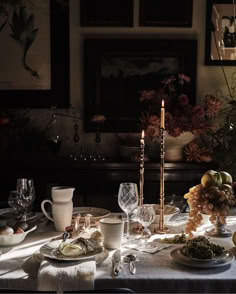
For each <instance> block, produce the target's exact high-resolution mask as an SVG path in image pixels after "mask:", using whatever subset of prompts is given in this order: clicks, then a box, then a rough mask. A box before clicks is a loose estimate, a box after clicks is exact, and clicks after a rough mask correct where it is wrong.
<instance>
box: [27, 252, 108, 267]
mask: <svg viewBox="0 0 236 294" xmlns="http://www.w3.org/2000/svg"><path fill="white" fill-rule="evenodd" d="M32 256H33V259H34V260H35V261H37V262H39V263H41V262H42V261H43V259H44V255H43V254H42V253H40V251H36V252H34V254H33V255H32ZM108 256H109V252H108V250H107V249H104V251H102V252H101V253H99V254H97V255H96V256H95V261H96V265H99V264H100V263H102V262H103V261H104V260H106V259H107V257H108ZM45 257H46V256H45ZM49 258H50V257H49ZM53 259H54V258H53Z"/></svg>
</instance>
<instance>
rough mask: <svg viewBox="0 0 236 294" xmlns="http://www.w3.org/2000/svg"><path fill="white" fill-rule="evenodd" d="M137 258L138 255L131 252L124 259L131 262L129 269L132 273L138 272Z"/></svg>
mask: <svg viewBox="0 0 236 294" xmlns="http://www.w3.org/2000/svg"><path fill="white" fill-rule="evenodd" d="M135 260H137V255H136V254H134V253H130V254H128V255H126V256H125V257H124V261H125V262H128V263H129V270H130V273H131V274H132V275H135V273H136V266H135V263H134V261H135Z"/></svg>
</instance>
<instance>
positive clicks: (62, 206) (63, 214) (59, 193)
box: [41, 186, 75, 232]
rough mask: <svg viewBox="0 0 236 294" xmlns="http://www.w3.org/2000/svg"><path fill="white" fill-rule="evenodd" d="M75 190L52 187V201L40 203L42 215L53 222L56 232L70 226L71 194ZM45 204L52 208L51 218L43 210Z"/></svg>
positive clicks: (71, 212)
mask: <svg viewBox="0 0 236 294" xmlns="http://www.w3.org/2000/svg"><path fill="white" fill-rule="evenodd" d="M74 190H75V188H73V187H67V186H58V187H52V190H51V196H52V200H53V201H51V200H48V199H46V200H44V201H43V202H42V203H41V209H42V212H43V213H44V215H45V216H46V217H47V218H48V219H50V220H51V221H53V222H54V224H55V228H56V231H57V232H63V231H65V228H66V227H68V226H70V225H71V221H72V214H73V202H72V197H73V192H74ZM45 203H49V204H50V205H51V206H52V217H51V216H50V215H49V214H48V213H47V211H46V210H45V207H44V205H45Z"/></svg>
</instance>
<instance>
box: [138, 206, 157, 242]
mask: <svg viewBox="0 0 236 294" xmlns="http://www.w3.org/2000/svg"><path fill="white" fill-rule="evenodd" d="M136 217H137V219H138V221H139V222H140V224H141V225H142V226H143V227H144V229H143V231H142V234H141V239H143V240H144V239H145V240H146V241H147V240H148V239H149V238H150V236H151V235H152V233H151V231H150V230H149V229H148V227H149V226H150V225H151V223H152V222H153V221H154V219H155V217H156V213H155V210H154V208H153V205H151V204H143V205H142V206H140V207H139V208H138V210H137V215H136Z"/></svg>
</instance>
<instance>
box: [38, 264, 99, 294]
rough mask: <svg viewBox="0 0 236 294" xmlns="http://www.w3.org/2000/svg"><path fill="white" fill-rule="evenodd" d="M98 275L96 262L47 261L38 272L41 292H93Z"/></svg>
mask: <svg viewBox="0 0 236 294" xmlns="http://www.w3.org/2000/svg"><path fill="white" fill-rule="evenodd" d="M95 274H96V261H95V260H90V261H83V262H80V263H78V262H58V261H54V260H49V259H45V260H43V261H42V262H41V265H40V267H39V271H38V286H37V288H38V290H39V291H56V292H57V293H63V292H64V291H75V290H92V289H94V278H95Z"/></svg>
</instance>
